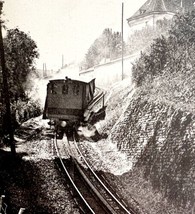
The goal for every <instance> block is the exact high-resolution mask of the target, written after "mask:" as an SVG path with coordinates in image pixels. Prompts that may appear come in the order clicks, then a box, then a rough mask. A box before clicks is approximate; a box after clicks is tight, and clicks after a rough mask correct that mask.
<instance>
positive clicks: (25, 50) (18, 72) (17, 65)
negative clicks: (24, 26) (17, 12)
mask: <svg viewBox="0 0 195 214" xmlns="http://www.w3.org/2000/svg"><path fill="white" fill-rule="evenodd" d="M4 49H5V59H6V67H7V71H8V77H9V89H10V98H11V100H12V102H13V101H14V100H17V99H18V98H25V83H26V81H27V76H28V74H29V73H30V72H32V71H34V70H35V69H34V66H33V63H34V60H35V58H37V57H38V56H39V54H38V52H37V45H36V43H35V42H34V41H33V40H32V39H31V37H30V36H29V35H28V34H26V33H24V32H22V31H20V30H19V29H18V28H16V29H10V30H8V31H7V35H6V37H5V39H4Z"/></svg>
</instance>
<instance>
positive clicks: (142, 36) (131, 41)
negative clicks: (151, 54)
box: [126, 18, 171, 54]
mask: <svg viewBox="0 0 195 214" xmlns="http://www.w3.org/2000/svg"><path fill="white" fill-rule="evenodd" d="M170 25H171V20H167V19H165V18H164V19H163V20H158V21H157V22H156V26H155V28H154V27H153V26H150V25H147V26H146V27H144V28H142V29H141V30H136V31H135V32H134V33H133V34H131V35H130V36H129V37H128V40H127V44H126V46H127V47H126V49H127V54H133V53H135V52H137V51H140V50H144V49H146V48H147V47H149V46H150V44H151V43H152V42H153V40H154V39H156V38H158V37H159V36H160V35H163V36H165V37H166V36H167V33H168V30H169V28H170Z"/></svg>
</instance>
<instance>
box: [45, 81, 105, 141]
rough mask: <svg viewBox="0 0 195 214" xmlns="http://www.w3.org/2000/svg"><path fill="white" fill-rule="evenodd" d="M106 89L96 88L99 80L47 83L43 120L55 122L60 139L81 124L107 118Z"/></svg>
mask: <svg viewBox="0 0 195 214" xmlns="http://www.w3.org/2000/svg"><path fill="white" fill-rule="evenodd" d="M104 96H105V91H103V90H102V89H100V88H97V87H95V79H89V80H86V79H85V80H81V79H80V78H79V79H78V80H77V79H74V80H73V79H70V78H67V77H66V78H65V79H55V80H50V81H49V83H48V84H47V96H46V100H45V107H44V111H43V119H50V120H51V122H52V123H54V124H55V127H56V131H57V133H58V135H60V136H58V137H59V138H61V137H62V135H63V134H59V133H62V132H67V133H69V132H72V131H73V130H76V129H77V128H78V127H79V126H81V125H86V124H91V125H93V124H94V123H95V122H97V121H98V120H102V119H104V118H105V109H106V107H105V106H104Z"/></svg>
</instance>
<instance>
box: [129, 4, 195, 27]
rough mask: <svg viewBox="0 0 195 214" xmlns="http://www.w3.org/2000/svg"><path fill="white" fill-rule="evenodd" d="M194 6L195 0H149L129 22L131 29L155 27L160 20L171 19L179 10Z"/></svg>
mask: <svg viewBox="0 0 195 214" xmlns="http://www.w3.org/2000/svg"><path fill="white" fill-rule="evenodd" d="M192 8H194V0H147V1H146V2H145V4H144V5H143V6H142V7H141V8H140V9H139V10H138V11H137V12H136V13H135V14H134V15H133V16H131V17H130V18H128V19H127V22H128V25H129V26H130V28H131V31H133V30H138V29H142V28H143V27H145V26H147V25H150V26H153V27H155V25H156V22H157V21H158V20H163V19H164V18H166V19H171V18H172V17H173V16H174V15H175V14H176V13H178V12H179V11H183V12H184V11H189V10H192Z"/></svg>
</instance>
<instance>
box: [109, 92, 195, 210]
mask: <svg viewBox="0 0 195 214" xmlns="http://www.w3.org/2000/svg"><path fill="white" fill-rule="evenodd" d="M194 119H195V115H194V114H192V113H191V112H187V111H181V110H179V109H175V108H174V107H173V106H170V105H166V104H160V103H159V104H155V103H154V102H152V101H150V102H148V101H143V99H142V98H141V97H138V96H136V95H135V97H134V98H133V100H132V101H131V103H130V105H129V106H128V107H127V109H126V111H125V112H124V115H123V116H122V117H121V119H120V120H119V121H118V123H117V125H116V126H115V128H114V129H112V133H111V139H112V141H113V142H114V143H116V144H117V146H118V148H119V149H120V150H122V151H125V153H126V154H127V155H128V157H129V161H131V162H132V163H133V167H132V171H131V172H129V173H126V174H125V176H122V180H123V182H122V183H123V184H122V186H123V187H126V189H127V192H132V191H133V190H134V191H133V192H134V194H135V195H134V197H135V198H136V199H137V200H138V201H139V200H140V192H139V191H136V188H139V186H142V192H141V193H142V194H143V193H144V194H145V197H146V198H145V199H144V200H143V203H144V204H145V205H146V206H144V207H145V208H146V210H147V211H148V213H166V212H164V211H163V210H162V209H159V210H158V212H156V211H155V210H156V208H154V207H155V206H154V204H153V205H152V207H153V208H154V210H153V211H152V209H151V207H149V204H152V203H155V202H156V200H157V198H158V197H157V196H158V194H162V198H163V200H168V201H169V203H170V204H174V205H175V206H177V207H178V210H176V211H173V210H172V212H171V213H184V210H187V211H188V212H190V211H192V209H193V206H194V199H195V198H194V188H195V186H194V176H195V174H194V172H195V150H194V146H195V120H194ZM136 175H137V176H136ZM140 176H141V177H140ZM124 177H125V178H124ZM134 179H135V180H134ZM142 179H143V180H142ZM138 180H139V181H140V183H139V182H138ZM144 180H147V181H149V182H150V184H151V186H152V188H153V190H155V191H156V193H155V194H154V195H153V197H152V198H150V197H148V190H147V188H148V185H146V186H144V185H143V184H144V183H145V181H144ZM128 181H129V182H128ZM137 182H138V183H137ZM135 183H137V185H138V186H134V187H133V188H131V187H132V186H133V185H134V184H135ZM127 187H128V188H127ZM124 189H125V188H124ZM132 189H133V190H132ZM127 192H126V193H125V192H124V195H127V196H128V193H127ZM150 194H151V192H150ZM141 198H143V195H142V197H141ZM168 209H170V207H169V208H168ZM169 211H170V210H169ZM188 212H186V211H185V213H188ZM167 213H168V212H167Z"/></svg>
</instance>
